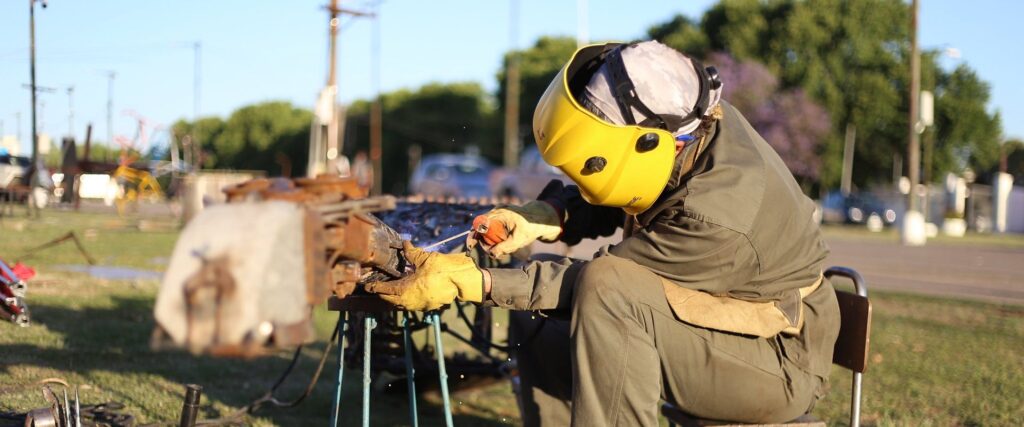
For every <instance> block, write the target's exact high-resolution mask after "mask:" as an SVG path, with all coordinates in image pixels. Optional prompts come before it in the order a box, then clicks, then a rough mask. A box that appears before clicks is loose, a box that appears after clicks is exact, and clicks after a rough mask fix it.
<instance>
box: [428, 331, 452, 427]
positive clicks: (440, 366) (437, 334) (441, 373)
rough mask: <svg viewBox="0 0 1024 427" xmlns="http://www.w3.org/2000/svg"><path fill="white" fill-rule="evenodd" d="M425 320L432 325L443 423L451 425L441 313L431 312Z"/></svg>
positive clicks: (450, 406)
mask: <svg viewBox="0 0 1024 427" xmlns="http://www.w3.org/2000/svg"><path fill="white" fill-rule="evenodd" d="M427 319H428V320H427V322H428V323H432V324H433V325H434V350H435V352H436V353H437V354H436V356H437V376H438V380H439V381H441V398H442V399H444V424H445V425H446V426H448V427H452V405H451V402H450V401H449V399H448V373H447V372H445V369H444V348H443V347H441V315H440V314H437V312H436V311H435V312H433V313H431V314H430V315H429V317H427Z"/></svg>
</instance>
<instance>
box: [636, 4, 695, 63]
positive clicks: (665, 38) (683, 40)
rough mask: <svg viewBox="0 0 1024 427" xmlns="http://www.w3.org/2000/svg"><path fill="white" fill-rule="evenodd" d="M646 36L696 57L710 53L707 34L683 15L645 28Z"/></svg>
mask: <svg viewBox="0 0 1024 427" xmlns="http://www.w3.org/2000/svg"><path fill="white" fill-rule="evenodd" d="M647 37H649V38H650V39H652V40H657V41H660V42H662V43H664V44H665V45H667V46H669V47H671V48H673V49H675V50H678V51H680V52H683V53H685V54H687V55H690V56H694V57H697V58H704V57H706V56H707V55H708V53H710V52H709V49H710V46H709V44H710V41H709V40H708V36H707V34H704V31H702V30H701V28H700V27H699V26H697V25H696V24H694V23H693V21H691V20H690V18H687V17H686V16H683V15H676V16H674V17H673V18H672V20H670V21H668V22H666V23H664V24H659V25H655V26H653V27H651V28H650V29H649V30H647Z"/></svg>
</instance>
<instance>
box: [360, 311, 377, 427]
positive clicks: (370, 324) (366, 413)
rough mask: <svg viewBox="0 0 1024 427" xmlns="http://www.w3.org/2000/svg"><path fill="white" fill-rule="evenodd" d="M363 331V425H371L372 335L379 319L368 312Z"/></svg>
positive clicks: (366, 426)
mask: <svg viewBox="0 0 1024 427" xmlns="http://www.w3.org/2000/svg"><path fill="white" fill-rule="evenodd" d="M365 325H366V326H365V330H364V331H363V427H370V384H371V383H372V382H373V380H372V379H371V378H370V335H371V332H372V331H373V328H376V327H377V319H375V318H374V317H373V316H372V315H370V314H369V313H366V320H365Z"/></svg>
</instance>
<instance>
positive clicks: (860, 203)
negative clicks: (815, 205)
mask: <svg viewBox="0 0 1024 427" xmlns="http://www.w3.org/2000/svg"><path fill="white" fill-rule="evenodd" d="M821 219H822V222H826V223H845V224H871V223H874V222H876V221H880V222H881V224H882V225H884V226H889V225H893V224H894V223H896V211H895V210H894V209H893V208H891V207H889V206H886V204H885V203H884V202H882V201H881V200H879V199H878V198H877V197H875V196H874V195H872V194H871V193H850V194H849V195H846V196H844V195H843V194H842V193H841V192H839V191H833V192H831V193H828V195H826V196H825V198H824V199H822V201H821Z"/></svg>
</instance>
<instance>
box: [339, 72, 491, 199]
mask: <svg viewBox="0 0 1024 427" xmlns="http://www.w3.org/2000/svg"><path fill="white" fill-rule="evenodd" d="M370 108H371V104H370V102H369V101H356V102H353V103H352V105H351V106H350V107H349V109H348V122H347V125H346V135H345V147H346V148H345V151H346V153H347V154H349V155H350V156H351V155H352V154H354V153H355V152H356V151H359V150H362V151H369V146H370ZM381 110H382V115H383V121H382V124H381V126H382V128H383V132H382V140H383V154H382V159H381V160H382V162H383V167H384V171H383V175H382V178H383V188H384V191H386V192H393V193H402V192H404V191H405V187H406V185H407V184H408V181H409V173H410V172H411V171H410V170H409V169H410V168H409V161H410V159H409V150H410V149H411V148H412V147H413V146H419V147H420V149H422V154H424V155H426V154H431V153H453V152H462V151H464V150H466V149H467V148H469V147H476V148H477V149H479V150H480V154H482V155H483V156H485V157H488V158H490V159H491V160H498V159H499V158H500V156H501V147H502V144H501V138H500V137H499V136H498V135H499V132H498V128H497V126H496V122H495V114H494V106H493V102H492V101H491V100H490V98H489V97H488V95H487V92H486V91H484V89H483V87H481V86H480V85H479V84H477V83H447V84H446V83H429V84H427V85H424V86H422V87H420V88H418V89H416V90H408V89H402V90H397V91H394V92H390V93H385V94H382V95H381Z"/></svg>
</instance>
